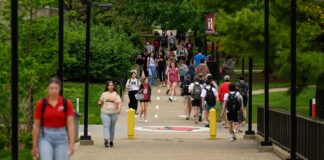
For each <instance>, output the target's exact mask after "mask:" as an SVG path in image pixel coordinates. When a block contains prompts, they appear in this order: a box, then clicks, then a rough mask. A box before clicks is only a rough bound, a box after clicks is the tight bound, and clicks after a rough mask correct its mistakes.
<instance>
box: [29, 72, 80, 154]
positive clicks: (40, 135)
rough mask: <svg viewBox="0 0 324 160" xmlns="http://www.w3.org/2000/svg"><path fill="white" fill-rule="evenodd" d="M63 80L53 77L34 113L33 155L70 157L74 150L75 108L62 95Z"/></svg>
mask: <svg viewBox="0 0 324 160" xmlns="http://www.w3.org/2000/svg"><path fill="white" fill-rule="evenodd" d="M61 87H62V85H61V82H60V80H59V79H58V78H51V79H50V80H49V82H48V85H47V92H48V93H47V94H48V95H47V97H46V98H43V99H40V100H38V102H37V103H36V109H35V113H34V127H33V147H32V155H33V157H34V158H39V159H41V160H57V159H59V160H68V159H69V156H72V154H73V152H74V140H75V138H74V133H75V132H74V109H73V106H72V103H71V101H70V100H69V99H65V98H63V97H62V96H60V90H61Z"/></svg>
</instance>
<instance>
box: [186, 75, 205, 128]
mask: <svg viewBox="0 0 324 160" xmlns="http://www.w3.org/2000/svg"><path fill="white" fill-rule="evenodd" d="M202 89H203V88H202V85H201V84H200V83H199V77H198V76H196V77H195V78H194V82H193V83H191V84H190V86H189V92H190V93H191V105H192V109H193V113H194V118H195V123H196V124H198V118H199V116H200V113H201V112H200V108H201V92H202Z"/></svg>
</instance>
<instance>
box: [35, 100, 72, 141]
mask: <svg viewBox="0 0 324 160" xmlns="http://www.w3.org/2000/svg"><path fill="white" fill-rule="evenodd" d="M46 107H47V100H46V98H43V99H42V112H41V128H42V136H44V135H45V133H44V129H43V128H44V113H45V110H46ZM63 107H64V112H65V121H66V123H67V100H66V99H65V98H63Z"/></svg>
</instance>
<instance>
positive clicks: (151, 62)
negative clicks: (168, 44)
mask: <svg viewBox="0 0 324 160" xmlns="http://www.w3.org/2000/svg"><path fill="white" fill-rule="evenodd" d="M147 66H148V73H149V83H150V85H154V79H155V69H156V60H155V58H154V52H151V54H150V57H148V58H147Z"/></svg>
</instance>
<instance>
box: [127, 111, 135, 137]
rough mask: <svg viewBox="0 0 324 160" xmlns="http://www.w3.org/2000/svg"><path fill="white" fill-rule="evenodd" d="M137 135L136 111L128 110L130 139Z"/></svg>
mask: <svg viewBox="0 0 324 160" xmlns="http://www.w3.org/2000/svg"><path fill="white" fill-rule="evenodd" d="M134 135H135V110H134V109H129V110H128V139H134Z"/></svg>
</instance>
